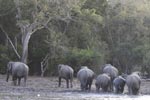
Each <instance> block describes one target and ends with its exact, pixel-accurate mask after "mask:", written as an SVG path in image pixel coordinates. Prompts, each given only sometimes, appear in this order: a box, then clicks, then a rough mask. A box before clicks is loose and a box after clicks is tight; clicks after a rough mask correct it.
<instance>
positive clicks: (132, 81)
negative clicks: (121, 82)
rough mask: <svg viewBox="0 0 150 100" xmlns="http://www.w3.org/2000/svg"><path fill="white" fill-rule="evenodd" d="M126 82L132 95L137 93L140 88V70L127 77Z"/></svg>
mask: <svg viewBox="0 0 150 100" xmlns="http://www.w3.org/2000/svg"><path fill="white" fill-rule="evenodd" d="M126 84H127V87H128V91H129V94H130V95H137V94H138V93H139V90H140V85H141V78H140V74H139V73H138V72H133V73H132V74H130V75H128V76H127V78H126Z"/></svg>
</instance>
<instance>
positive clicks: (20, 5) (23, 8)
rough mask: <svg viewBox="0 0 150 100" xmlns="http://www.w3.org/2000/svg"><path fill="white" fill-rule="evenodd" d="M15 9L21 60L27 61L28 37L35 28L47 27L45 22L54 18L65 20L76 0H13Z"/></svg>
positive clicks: (76, 2)
mask: <svg viewBox="0 0 150 100" xmlns="http://www.w3.org/2000/svg"><path fill="white" fill-rule="evenodd" d="M14 2H15V5H16V9H17V15H16V18H17V25H18V27H19V28H20V29H21V35H22V56H21V61H22V62H24V63H27V57H28V44H29V40H30V37H31V36H32V34H33V33H35V32H36V31H37V30H40V29H42V28H47V24H48V23H49V22H50V21H51V20H52V19H55V18H58V19H61V20H66V19H67V18H69V17H70V15H69V11H70V10H71V9H72V7H73V6H74V5H75V4H78V1H77V0H76V1H74V0H44V1H41V0H24V1H20V0H14Z"/></svg>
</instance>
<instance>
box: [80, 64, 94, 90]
mask: <svg viewBox="0 0 150 100" xmlns="http://www.w3.org/2000/svg"><path fill="white" fill-rule="evenodd" d="M94 76H95V74H94V72H93V71H92V70H91V69H89V68H88V67H87V66H82V67H81V69H80V70H79V71H78V73H77V78H78V80H79V81H80V87H81V90H82V91H86V90H89V91H90V90H91V85H92V82H93V79H94Z"/></svg>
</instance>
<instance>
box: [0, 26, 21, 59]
mask: <svg viewBox="0 0 150 100" xmlns="http://www.w3.org/2000/svg"><path fill="white" fill-rule="evenodd" d="M0 28H1V30H2V32H3V33H4V34H5V36H6V38H7V39H8V41H9V43H10V44H11V46H12V48H13V50H14V52H15V53H16V55H17V57H18V59H20V58H21V57H20V55H19V53H18V52H17V49H16V48H15V46H14V44H13V43H12V41H11V39H10V38H9V36H8V34H7V32H6V31H5V30H4V29H3V27H2V26H1V25H0Z"/></svg>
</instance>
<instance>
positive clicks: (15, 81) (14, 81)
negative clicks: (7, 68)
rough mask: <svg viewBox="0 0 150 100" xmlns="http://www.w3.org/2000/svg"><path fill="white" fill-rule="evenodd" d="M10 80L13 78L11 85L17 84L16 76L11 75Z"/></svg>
mask: <svg viewBox="0 0 150 100" xmlns="http://www.w3.org/2000/svg"><path fill="white" fill-rule="evenodd" d="M12 80H13V85H14V86H16V85H17V78H16V77H15V76H12Z"/></svg>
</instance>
